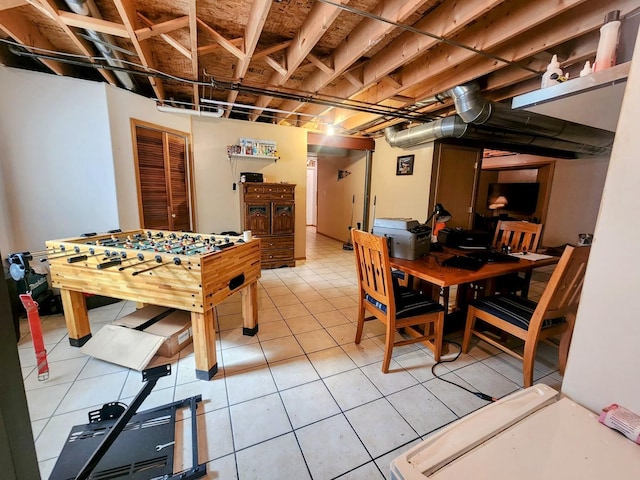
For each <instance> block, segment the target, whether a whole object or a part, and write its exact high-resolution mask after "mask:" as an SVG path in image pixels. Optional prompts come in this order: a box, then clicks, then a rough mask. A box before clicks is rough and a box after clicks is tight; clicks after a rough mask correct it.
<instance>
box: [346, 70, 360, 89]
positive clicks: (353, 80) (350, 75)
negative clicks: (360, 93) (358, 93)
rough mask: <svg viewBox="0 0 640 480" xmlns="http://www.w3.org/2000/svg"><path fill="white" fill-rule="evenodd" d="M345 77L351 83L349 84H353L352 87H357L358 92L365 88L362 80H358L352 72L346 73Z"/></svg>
mask: <svg viewBox="0 0 640 480" xmlns="http://www.w3.org/2000/svg"><path fill="white" fill-rule="evenodd" d="M343 77H344V78H346V79H347V80H348V81H349V83H351V85H353V86H354V87H356V88H357V89H358V90H360V89H361V88H362V87H364V83H363V82H362V80H360V79H359V78H356V76H355V75H354V74H353V73H351V72H345V74H344V75H343Z"/></svg>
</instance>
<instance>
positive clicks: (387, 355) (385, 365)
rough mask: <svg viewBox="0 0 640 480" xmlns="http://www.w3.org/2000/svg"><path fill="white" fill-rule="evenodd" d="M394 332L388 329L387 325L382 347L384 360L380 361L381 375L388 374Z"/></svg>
mask: <svg viewBox="0 0 640 480" xmlns="http://www.w3.org/2000/svg"><path fill="white" fill-rule="evenodd" d="M395 333H396V332H395V330H392V329H390V328H389V325H387V335H386V339H385V346H384V358H383V359H382V373H388V372H389V364H390V363H391V354H392V353H393V343H394V340H395Z"/></svg>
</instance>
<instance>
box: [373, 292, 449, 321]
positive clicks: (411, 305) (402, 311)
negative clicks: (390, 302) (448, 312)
mask: <svg viewBox="0 0 640 480" xmlns="http://www.w3.org/2000/svg"><path fill="white" fill-rule="evenodd" d="M394 295H395V299H396V318H398V319H400V318H408V317H413V316H416V315H424V314H426V313H435V312H441V311H444V307H443V306H442V305H440V304H439V303H438V302H436V301H434V300H432V299H430V298H429V297H427V296H426V295H424V294H421V293H420V292H416V291H415V290H411V289H410V288H406V287H395V289H394ZM365 300H366V301H367V302H369V303H370V304H372V305H373V306H375V307H376V308H377V309H379V310H380V311H382V312H383V313H387V306H386V305H384V304H383V303H380V302H378V301H377V300H376V299H374V298H373V297H371V296H370V295H369V294H366V295H365Z"/></svg>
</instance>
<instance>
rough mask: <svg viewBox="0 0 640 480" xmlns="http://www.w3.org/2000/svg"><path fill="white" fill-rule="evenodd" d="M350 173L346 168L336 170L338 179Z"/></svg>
mask: <svg viewBox="0 0 640 480" xmlns="http://www.w3.org/2000/svg"><path fill="white" fill-rule="evenodd" d="M349 175H351V172H348V171H346V170H338V181H340V180H342V179H343V178H344V177H348V176H349Z"/></svg>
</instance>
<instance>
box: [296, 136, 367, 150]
mask: <svg viewBox="0 0 640 480" xmlns="http://www.w3.org/2000/svg"><path fill="white" fill-rule="evenodd" d="M307 145H319V146H323V147H337V148H345V149H348V150H375V148H376V143H375V141H374V140H373V139H372V138H355V137H342V136H340V135H320V134H318V133H313V132H307Z"/></svg>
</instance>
